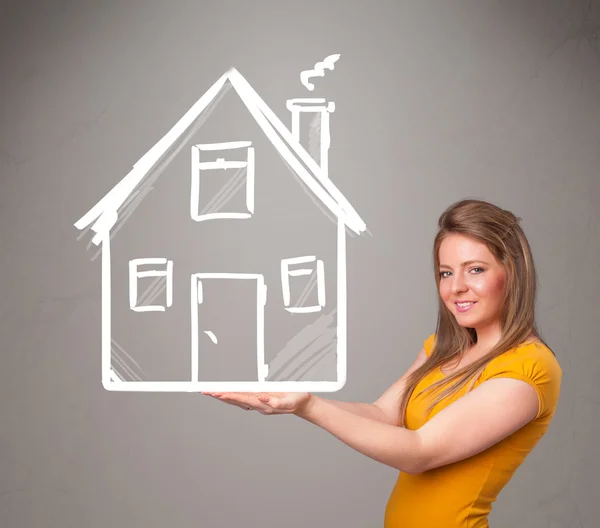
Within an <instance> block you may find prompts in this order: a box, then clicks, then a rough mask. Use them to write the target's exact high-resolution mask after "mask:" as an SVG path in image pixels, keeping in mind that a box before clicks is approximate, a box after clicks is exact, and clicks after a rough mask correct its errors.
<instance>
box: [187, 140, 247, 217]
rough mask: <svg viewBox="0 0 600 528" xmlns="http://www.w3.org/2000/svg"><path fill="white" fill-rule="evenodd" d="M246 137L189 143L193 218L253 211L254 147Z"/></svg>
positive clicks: (234, 214) (241, 213)
mask: <svg viewBox="0 0 600 528" xmlns="http://www.w3.org/2000/svg"><path fill="white" fill-rule="evenodd" d="M251 144H252V143H251V142H250V141H235V142H231V143H209V144H204V145H194V146H193V147H192V183H191V197H190V214H191V217H192V219H193V220H196V221H197V222H201V221H204V220H215V219H223V218H235V219H245V218H250V217H251V216H252V214H253V213H254V148H253V147H251V146H250V145H251Z"/></svg>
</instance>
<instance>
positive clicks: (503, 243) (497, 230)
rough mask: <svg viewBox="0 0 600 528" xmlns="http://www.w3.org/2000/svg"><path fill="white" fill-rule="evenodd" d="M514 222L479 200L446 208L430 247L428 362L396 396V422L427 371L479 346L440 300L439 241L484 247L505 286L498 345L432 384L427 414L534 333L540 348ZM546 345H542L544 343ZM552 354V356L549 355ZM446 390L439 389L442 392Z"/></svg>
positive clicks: (525, 250)
mask: <svg viewBox="0 0 600 528" xmlns="http://www.w3.org/2000/svg"><path fill="white" fill-rule="evenodd" d="M520 221H521V218H518V217H517V216H515V215H514V214H513V213H511V212H510V211H506V210H504V209H501V208H500V207H498V206H496V205H493V204H491V203H489V202H485V201H482V200H474V199H466V200H461V201H458V202H455V203H454V204H452V205H451V206H450V207H448V208H447V209H446V210H445V211H444V212H443V213H442V215H441V216H440V218H439V221H438V232H437V234H436V237H435V240H434V244H433V272H434V276H435V281H436V286H437V290H438V303H439V310H438V319H437V328H436V336H435V340H434V345H433V349H432V351H431V354H430V355H429V357H428V358H427V359H426V361H425V362H424V363H423V365H421V366H420V367H419V368H418V369H417V370H415V371H414V372H413V373H412V374H411V375H409V376H408V377H407V380H406V385H405V390H404V391H403V393H402V395H401V397H400V423H401V426H403V427H404V426H405V417H406V408H407V405H408V401H409V399H410V397H411V395H412V393H413V392H414V390H415V388H416V387H417V385H418V384H419V382H420V381H421V380H422V379H423V378H424V377H425V376H426V375H427V374H428V373H429V372H431V371H433V370H435V369H437V368H439V367H441V366H442V365H443V364H445V363H446V362H448V361H449V360H450V359H452V358H459V357H461V356H462V355H463V353H464V352H466V351H467V350H468V349H469V348H470V347H471V346H472V345H474V344H475V343H476V342H477V334H476V332H475V329H473V328H466V327H463V326H460V325H459V324H458V323H457V321H456V319H455V318H454V315H453V314H452V313H451V312H450V310H449V309H448V308H447V306H446V305H445V303H444V301H443V300H442V298H441V296H440V295H439V286H440V274H439V263H440V262H439V250H440V246H441V244H442V241H443V240H444V239H445V238H446V237H447V236H448V235H450V234H453V233H458V234H461V235H464V236H468V237H470V238H472V239H474V240H476V241H479V242H482V243H484V244H485V245H486V246H487V247H488V249H489V250H490V252H491V253H492V255H493V256H494V257H495V259H496V260H497V261H498V262H499V263H500V264H501V265H502V266H503V267H504V270H505V272H506V282H505V289H504V301H503V310H502V315H501V338H500V341H499V342H498V343H497V344H496V345H495V346H494V347H493V348H492V350H490V351H489V352H488V353H487V354H486V355H485V356H483V357H481V358H480V359H478V360H477V361H474V362H473V363H472V364H471V365H468V366H466V367H463V368H460V369H458V370H457V371H456V372H453V373H452V374H450V375H448V376H444V377H443V378H442V379H440V380H439V381H437V382H435V383H433V384H432V385H431V386H430V387H427V388H426V389H424V390H423V391H422V392H424V391H426V390H427V391H429V390H431V391H437V392H438V395H437V396H436V397H435V398H434V399H432V401H431V403H430V405H429V407H428V408H427V411H428V412H429V411H431V409H432V408H433V407H434V406H435V405H437V403H439V402H440V401H441V400H442V399H444V398H446V397H450V396H452V395H453V394H455V393H457V392H458V391H459V390H461V388H462V387H464V386H465V385H466V384H467V383H469V381H471V386H470V387H469V388H468V389H467V391H469V390H471V387H472V386H473V384H474V383H475V381H476V380H477V378H478V377H479V375H480V374H481V373H482V372H483V370H484V368H485V367H486V365H487V364H488V363H489V362H490V361H491V360H492V359H494V358H495V357H497V356H499V355H501V354H503V353H504V352H506V351H508V350H511V349H513V348H515V347H517V346H518V345H520V344H521V343H523V342H524V340H525V338H526V337H527V336H528V335H529V334H533V335H534V336H535V337H537V339H539V341H541V342H542V343H544V341H543V339H542V338H541V336H540V333H539V331H538V329H537V326H536V321H535V301H536V287H537V275H536V270H535V266H534V262H533V256H532V254H531V248H530V246H529V243H528V241H527V237H526V236H525V233H524V232H523V229H522V228H521V226H520V224H519V222H520ZM544 344H545V343H544ZM553 353H554V352H553ZM445 385H447V387H446V388H445V389H443V390H441V389H442V387H443V386H445Z"/></svg>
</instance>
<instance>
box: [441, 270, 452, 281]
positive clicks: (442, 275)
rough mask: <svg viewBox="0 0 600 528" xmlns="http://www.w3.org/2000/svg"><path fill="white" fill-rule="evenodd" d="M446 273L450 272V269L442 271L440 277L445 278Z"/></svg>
mask: <svg viewBox="0 0 600 528" xmlns="http://www.w3.org/2000/svg"><path fill="white" fill-rule="evenodd" d="M444 273H450V272H449V271H440V277H441V278H442V279H443V278H444Z"/></svg>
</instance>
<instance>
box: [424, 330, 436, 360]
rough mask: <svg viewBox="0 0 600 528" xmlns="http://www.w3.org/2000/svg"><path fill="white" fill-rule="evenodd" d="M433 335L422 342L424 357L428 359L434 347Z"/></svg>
mask: <svg viewBox="0 0 600 528" xmlns="http://www.w3.org/2000/svg"><path fill="white" fill-rule="evenodd" d="M435 336H436V335H435V334H431V335H430V336H429V337H428V338H427V339H425V341H423V348H424V349H425V355H426V356H427V357H429V355H430V354H431V351H432V350H433V346H434V345H435Z"/></svg>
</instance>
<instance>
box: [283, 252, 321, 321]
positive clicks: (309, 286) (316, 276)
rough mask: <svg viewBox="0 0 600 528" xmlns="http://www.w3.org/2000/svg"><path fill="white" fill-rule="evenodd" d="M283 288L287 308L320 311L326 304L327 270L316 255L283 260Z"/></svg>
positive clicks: (294, 311)
mask: <svg viewBox="0 0 600 528" xmlns="http://www.w3.org/2000/svg"><path fill="white" fill-rule="evenodd" d="M281 288H282V291H283V304H284V305H285V309H286V310H287V311H289V312H292V313H310V312H319V311H321V309H322V308H323V307H324V306H325V272H324V266H323V261H322V260H317V259H316V257H314V256H307V257H294V258H288V259H283V260H282V261H281Z"/></svg>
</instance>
